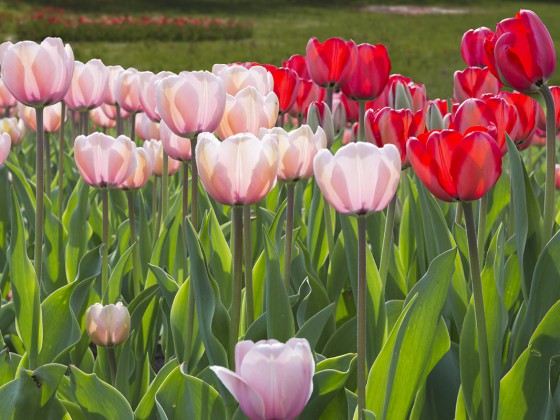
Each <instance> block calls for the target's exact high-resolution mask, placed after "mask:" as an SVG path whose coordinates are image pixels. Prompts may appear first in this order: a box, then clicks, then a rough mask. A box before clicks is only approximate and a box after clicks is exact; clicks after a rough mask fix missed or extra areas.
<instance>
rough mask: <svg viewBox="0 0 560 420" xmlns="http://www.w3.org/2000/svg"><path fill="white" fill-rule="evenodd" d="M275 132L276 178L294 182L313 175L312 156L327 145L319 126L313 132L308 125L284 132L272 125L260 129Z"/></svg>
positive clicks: (262, 134) (263, 132)
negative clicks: (276, 150)
mask: <svg viewBox="0 0 560 420" xmlns="http://www.w3.org/2000/svg"><path fill="white" fill-rule="evenodd" d="M267 132H268V133H270V134H275V135H276V137H277V138H278V158H279V159H280V163H279V166H278V180H280V181H285V182H295V181H299V180H300V179H308V178H311V177H312V176H313V158H314V157H315V155H316V154H317V153H318V152H319V150H321V149H324V148H326V147H327V136H326V135H325V132H324V131H323V129H322V128H321V127H318V128H317V131H316V132H315V133H313V130H312V129H311V127H309V126H308V125H302V126H301V127H299V128H297V129H295V130H293V131H290V132H289V133H288V132H286V131H285V130H284V129H283V128H280V127H274V128H272V129H270V130H263V131H261V133H259V134H260V137H263V136H264V134H265V133H267Z"/></svg>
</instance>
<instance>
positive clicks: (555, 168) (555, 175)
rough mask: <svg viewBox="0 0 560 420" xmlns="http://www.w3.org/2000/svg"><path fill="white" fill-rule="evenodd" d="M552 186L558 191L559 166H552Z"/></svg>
mask: <svg viewBox="0 0 560 420" xmlns="http://www.w3.org/2000/svg"><path fill="white" fill-rule="evenodd" d="M554 186H555V187H556V189H557V190H560V165H558V164H556V165H554Z"/></svg>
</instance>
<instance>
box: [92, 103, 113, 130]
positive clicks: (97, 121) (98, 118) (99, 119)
mask: <svg viewBox="0 0 560 420" xmlns="http://www.w3.org/2000/svg"><path fill="white" fill-rule="evenodd" d="M107 106H110V105H107ZM89 116H90V118H91V121H92V122H93V125H94V126H95V127H100V128H113V127H114V126H115V125H117V123H116V121H115V120H112V119H111V118H109V117H108V116H107V114H105V112H103V109H102V108H101V107H98V108H93V109H92V110H90V111H89Z"/></svg>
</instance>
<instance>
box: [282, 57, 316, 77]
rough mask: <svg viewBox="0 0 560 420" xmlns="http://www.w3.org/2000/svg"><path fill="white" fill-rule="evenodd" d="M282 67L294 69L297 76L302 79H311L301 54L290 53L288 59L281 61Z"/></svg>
mask: <svg viewBox="0 0 560 420" xmlns="http://www.w3.org/2000/svg"><path fill="white" fill-rule="evenodd" d="M282 67H287V68H289V69H292V70H294V71H295V72H296V73H297V74H298V76H299V77H301V78H302V79H304V80H311V77H310V76H309V72H308V71H307V62H306V60H305V57H304V56H303V55H300V54H294V55H292V56H291V57H290V58H289V59H288V60H284V61H282Z"/></svg>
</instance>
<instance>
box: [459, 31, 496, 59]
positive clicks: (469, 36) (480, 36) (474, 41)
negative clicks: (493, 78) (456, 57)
mask: <svg viewBox="0 0 560 420" xmlns="http://www.w3.org/2000/svg"><path fill="white" fill-rule="evenodd" d="M493 33H494V32H492V31H491V30H490V29H488V28H486V27H485V26H482V27H480V28H477V29H469V30H468V31H467V32H465V33H464V34H463V39H462V40H461V55H462V56H463V60H465V63H467V65H468V66H476V67H486V54H485V53H484V40H485V39H486V38H488V37H489V36H490V35H492V34H493Z"/></svg>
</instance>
